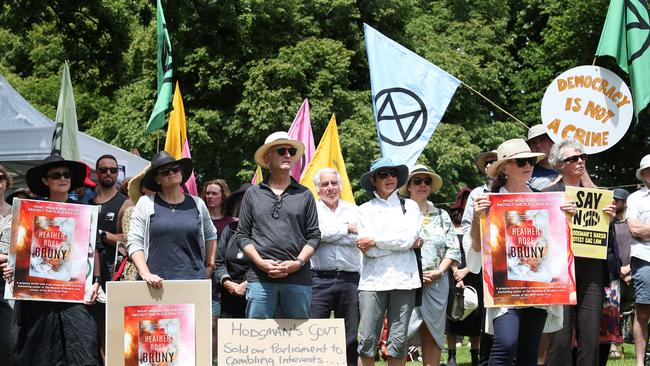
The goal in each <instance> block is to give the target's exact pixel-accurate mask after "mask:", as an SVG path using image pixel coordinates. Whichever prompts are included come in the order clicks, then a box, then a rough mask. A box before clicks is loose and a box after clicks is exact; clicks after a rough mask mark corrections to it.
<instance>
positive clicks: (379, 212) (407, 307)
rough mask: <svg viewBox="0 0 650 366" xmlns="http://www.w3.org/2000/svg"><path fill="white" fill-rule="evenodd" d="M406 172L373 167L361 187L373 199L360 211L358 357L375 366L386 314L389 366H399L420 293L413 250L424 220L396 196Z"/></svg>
mask: <svg viewBox="0 0 650 366" xmlns="http://www.w3.org/2000/svg"><path fill="white" fill-rule="evenodd" d="M407 177H408V167H407V166H406V165H400V164H395V163H393V161H392V160H391V159H390V158H381V159H377V160H375V161H373V162H372V164H371V165H370V169H369V171H368V172H367V173H365V174H363V175H362V176H361V180H360V184H361V186H362V187H363V188H364V189H366V190H367V191H368V192H369V193H371V194H372V195H373V196H374V198H373V199H372V200H370V201H368V202H366V203H364V204H363V205H361V206H360V207H359V236H358V238H359V239H358V240H357V247H358V248H359V249H360V250H361V251H362V252H363V266H362V270H361V279H360V281H359V310H360V315H361V318H360V337H359V357H360V359H361V362H362V364H363V365H373V364H374V356H375V355H376V354H377V342H378V340H379V334H380V332H381V328H382V324H383V320H384V313H387V316H388V324H387V329H388V341H387V350H386V353H387V355H388V364H389V365H403V364H404V356H405V355H406V350H407V347H408V345H407V339H406V338H407V330H408V324H409V321H410V318H411V312H412V310H413V307H414V306H415V304H416V289H418V288H421V287H422V284H421V280H420V275H419V273H418V264H417V259H416V255H415V252H414V248H415V249H419V248H420V247H421V245H422V244H421V243H422V241H421V240H420V239H419V238H418V236H419V233H420V228H421V227H422V219H423V218H422V214H421V213H420V209H419V207H418V205H417V203H415V202H414V201H412V200H410V199H404V198H401V197H399V196H398V195H397V189H398V188H399V187H401V186H403V185H404V184H405V183H406V180H407Z"/></svg>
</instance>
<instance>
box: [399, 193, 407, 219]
mask: <svg viewBox="0 0 650 366" xmlns="http://www.w3.org/2000/svg"><path fill="white" fill-rule="evenodd" d="M397 198H399V204H400V205H401V206H402V215H406V201H405V200H404V198H402V197H397Z"/></svg>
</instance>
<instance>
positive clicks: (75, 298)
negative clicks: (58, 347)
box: [5, 200, 98, 303]
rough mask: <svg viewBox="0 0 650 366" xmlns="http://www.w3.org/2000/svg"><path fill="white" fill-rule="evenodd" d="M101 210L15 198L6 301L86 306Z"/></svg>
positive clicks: (86, 206)
mask: <svg viewBox="0 0 650 366" xmlns="http://www.w3.org/2000/svg"><path fill="white" fill-rule="evenodd" d="M97 213H98V207H97V206H88V205H77V204H70V203H59V202H49V201H36V200H15V201H14V205H13V208H12V215H13V216H12V217H13V220H12V226H11V245H10V247H9V259H8V266H9V267H11V268H13V269H14V277H13V279H12V280H10V281H9V282H8V283H7V286H6V287H5V298H6V299H14V300H39V301H62V302H80V303H81V302H83V301H84V295H85V291H86V289H87V288H90V287H91V285H92V273H93V265H94V253H95V238H96V230H97Z"/></svg>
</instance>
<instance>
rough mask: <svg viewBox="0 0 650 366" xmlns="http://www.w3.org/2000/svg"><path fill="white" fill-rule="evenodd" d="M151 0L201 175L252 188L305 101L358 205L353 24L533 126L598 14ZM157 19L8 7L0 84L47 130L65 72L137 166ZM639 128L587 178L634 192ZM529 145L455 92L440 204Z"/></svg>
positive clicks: (359, 88)
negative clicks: (257, 160) (488, 164)
mask: <svg viewBox="0 0 650 366" xmlns="http://www.w3.org/2000/svg"><path fill="white" fill-rule="evenodd" d="M162 3H163V6H164V9H165V16H166V20H167V27H168V29H169V33H170V36H171V42H172V54H173V60H174V63H173V65H174V78H175V80H176V81H177V82H178V83H179V85H180V88H181V92H182V94H183V99H184V103H185V110H186V114H187V119H188V128H189V131H188V134H189V138H190V145H191V148H192V154H193V158H194V160H195V162H196V169H197V173H198V176H199V178H202V179H208V178H213V177H223V178H226V179H227V180H228V182H229V183H230V184H231V186H233V187H234V188H236V187H237V186H238V185H239V183H241V182H244V181H246V180H248V179H250V177H251V176H252V173H253V170H254V166H253V162H252V160H253V159H252V157H253V153H254V151H255V150H256V148H257V147H258V146H259V145H260V144H261V143H262V142H263V141H264V138H265V137H266V136H267V135H268V134H269V133H270V132H272V131H275V130H279V129H284V130H286V129H288V127H289V125H290V123H291V121H292V120H293V117H294V116H295V113H296V112H297V110H298V108H299V106H300V104H301V103H302V100H303V99H304V98H309V100H310V106H311V117H312V127H313V130H314V135H315V136H314V137H315V140H316V141H318V140H319V139H320V137H321V135H322V133H323V131H324V129H325V127H326V125H327V122H328V121H329V118H330V117H331V115H332V114H336V118H337V121H338V125H339V134H340V136H341V144H342V148H343V154H344V156H345V158H346V164H347V168H348V174H349V175H350V178H351V180H352V184H353V189H354V190H355V194H356V196H357V198H358V199H359V200H364V199H365V198H367V197H368V195H367V194H366V193H365V192H363V191H362V190H361V189H360V188H359V186H358V179H359V177H360V176H361V174H363V173H364V172H365V171H366V170H367V169H368V166H369V164H370V162H371V161H372V159H374V158H376V157H378V156H379V146H378V142H377V134H376V129H375V126H374V120H373V116H372V107H371V104H370V81H369V73H368V64H367V59H366V53H365V45H364V40H363V23H364V22H365V23H368V24H370V25H371V26H373V27H374V28H376V29H378V30H379V31H381V32H382V33H384V34H386V35H387V36H389V37H391V38H393V39H394V40H396V41H398V42H400V43H402V44H403V45H405V46H406V47H408V48H410V49H412V50H413V51H415V52H416V53H418V54H420V55H422V56H423V57H425V58H426V59H428V60H430V61H431V62H433V63H435V64H437V65H438V66H440V67H441V68H443V69H445V70H447V71H448V72H449V73H451V74H453V75H454V76H456V77H457V78H459V79H460V80H462V81H463V82H464V83H465V84H467V85H469V86H471V87H473V88H475V89H477V90H479V91H480V92H481V93H482V94H484V95H485V96H487V97H488V98H490V99H491V100H493V101H494V102H496V103H497V104H498V105H500V106H502V107H503V108H505V109H506V110H508V111H510V112H512V113H513V114H514V115H516V116H517V117H518V118H519V119H521V120H522V121H524V123H525V124H527V125H533V124H536V123H539V110H540V103H541V98H542V95H543V93H544V90H545V89H546V87H547V86H548V84H549V83H550V82H551V80H552V79H553V78H554V77H555V76H557V75H559V74H560V73H561V72H562V71H564V70H566V69H568V68H571V67H573V66H578V65H583V64H590V63H591V62H592V61H593V54H594V52H595V49H596V45H597V43H598V39H599V36H600V30H601V29H602V24H603V21H604V18H605V14H606V10H607V2H605V1H602V0H600V1H597V0H587V1H585V0H545V1H541V0H516V1H515V0H508V1H497V0H485V1H479V2H476V1H475V2H470V1H457V0H436V1H422V0H378V1H375V0H373V1H370V0H357V1H354V0H220V1H211V0H191V1H187V0H163V1H162ZM155 22H156V19H155V1H153V0H88V1H83V2H70V1H62V0H48V1H45V0H30V1H27V0H19V1H14V2H12V4H11V5H8V4H7V3H5V4H4V5H0V73H1V74H2V75H3V76H5V77H6V78H7V79H8V80H9V82H10V83H11V84H12V85H13V86H14V87H15V88H16V89H17V90H18V91H19V92H20V93H21V94H22V95H23V96H24V97H25V98H26V99H27V100H28V101H29V102H30V103H32V104H33V105H34V106H35V107H36V108H38V109H39V110H40V111H42V112H43V113H44V114H46V115H47V116H49V117H50V118H54V115H55V113H56V105H57V97H58V88H59V77H60V69H61V65H62V63H63V61H64V60H69V63H70V68H71V72H72V78H73V84H74V88H75V96H76V101H77V109H78V111H77V113H78V116H79V122H80V128H81V129H82V130H85V131H86V132H88V133H90V134H92V135H94V136H96V137H98V138H100V139H103V140H105V141H107V142H110V143H112V144H115V145H117V146H120V147H122V148H124V149H126V150H131V149H134V148H137V149H138V150H139V151H140V152H141V153H142V155H143V156H144V157H147V158H148V157H151V156H152V155H153V153H154V152H155V151H156V149H158V148H159V146H162V144H163V143H164V133H163V132H158V133H156V134H153V135H145V134H144V126H145V125H146V121H147V119H148V117H149V114H150V113H151V109H152V107H153V104H154V97H155V88H156V77H155V67H156V65H155V53H156V50H155V47H156V45H155V42H156V40H155V25H156V23H155ZM647 122H648V121H641V122H640V123H638V124H634V125H633V126H632V127H631V129H630V131H629V133H628V134H627V136H626V137H625V139H624V140H623V141H622V142H620V143H619V144H618V145H617V146H615V147H614V148H612V149H610V150H608V151H607V152H605V153H601V154H598V155H596V156H595V159H592V160H591V161H590V163H589V169H590V171H591V173H592V174H593V175H594V176H595V177H596V179H597V181H599V182H600V183H601V184H604V185H609V186H613V185H616V184H626V183H632V182H634V177H633V175H632V172H633V169H634V166H635V165H636V164H638V161H639V159H640V157H641V156H643V155H644V154H646V153H648V147H647V146H648V137H647V136H648V132H649V131H648V130H649V129H650V128H649V127H648V126H649V125H648V123H647ZM525 132H526V130H525V128H524V127H523V126H521V125H520V124H519V123H517V122H515V121H513V120H512V119H510V118H509V117H508V116H506V115H505V114H504V113H502V112H501V111H499V110H498V109H497V108H495V107H493V106H492V105H490V104H489V103H487V102H485V101H484V100H483V99H482V98H480V97H478V96H477V95H475V94H474V93H471V92H470V91H469V90H468V89H467V88H465V87H463V86H461V87H460V88H459V89H458V91H457V92H456V95H455V97H454V99H453V100H452V102H451V104H450V106H449V108H448V110H447V113H446V114H445V116H444V118H443V121H442V123H441V124H440V126H439V127H438V129H437V131H436V133H435V134H434V136H433V138H432V140H431V142H430V143H429V144H428V146H427V147H426V149H425V151H424V153H423V154H422V156H421V157H420V162H422V163H425V164H428V165H430V166H431V167H432V168H433V169H434V170H436V171H437V172H438V173H439V174H440V175H441V176H442V177H443V180H444V182H445V184H444V186H443V189H442V190H441V192H440V193H439V194H438V196H437V197H435V201H437V202H449V201H452V200H453V197H454V195H455V192H456V191H457V190H458V189H460V188H462V187H464V186H470V187H471V186H475V185H478V184H480V183H481V179H482V178H481V177H480V176H479V174H478V172H477V171H476V168H475V166H474V158H475V157H476V156H477V155H478V154H479V153H480V152H481V151H486V150H491V149H494V148H496V146H497V145H498V144H499V143H500V142H502V141H504V140H505V139H508V138H512V137H523V136H524V135H525ZM623 154H624V156H625V157H626V158H628V159H624V160H622V159H620V156H622V155H623ZM617 172H622V174H619V173H617Z"/></svg>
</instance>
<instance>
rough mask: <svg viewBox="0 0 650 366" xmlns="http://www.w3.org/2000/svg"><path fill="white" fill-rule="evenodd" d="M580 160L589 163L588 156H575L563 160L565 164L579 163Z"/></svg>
mask: <svg viewBox="0 0 650 366" xmlns="http://www.w3.org/2000/svg"><path fill="white" fill-rule="evenodd" d="M578 159H581V160H582V161H587V154H584V153H583V154H580V155H573V156H569V157H568V158H566V159H564V160H562V161H563V162H565V163H577V162H578Z"/></svg>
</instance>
